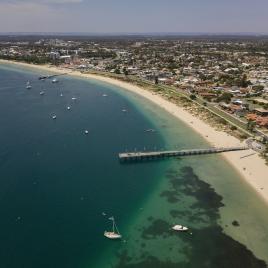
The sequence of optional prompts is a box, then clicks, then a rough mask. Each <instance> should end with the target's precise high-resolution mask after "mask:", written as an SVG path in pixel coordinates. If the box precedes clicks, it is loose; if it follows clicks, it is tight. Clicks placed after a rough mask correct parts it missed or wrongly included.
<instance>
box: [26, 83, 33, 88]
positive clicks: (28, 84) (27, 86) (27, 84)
mask: <svg viewBox="0 0 268 268" xmlns="http://www.w3.org/2000/svg"><path fill="white" fill-rule="evenodd" d="M26 88H27V89H31V88H32V86H31V84H30V81H28V82H27V83H26Z"/></svg>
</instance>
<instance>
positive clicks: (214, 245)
mask: <svg viewBox="0 0 268 268" xmlns="http://www.w3.org/2000/svg"><path fill="white" fill-rule="evenodd" d="M164 225H165V223H164V224H163V223H162V227H164ZM180 237H181V238H182V239H185V240H186V241H187V243H190V246H189V247H186V248H183V250H182V251H180V252H183V253H184V254H185V255H186V256H187V258H188V259H189V262H187V263H185V262H183V263H173V262H169V261H161V260H159V259H157V258H155V257H152V256H148V257H146V259H145V260H142V261H139V262H136V263H132V262H126V260H127V258H126V256H124V255H123V256H122V258H120V262H119V265H118V266H116V267H117V268H121V267H125V268H133V267H134V268H136V267H146V268H154V267H165V268H166V267H171V268H173V267H179V268H181V267H182V268H196V267H198V268H207V267H211V268H215V267H217V268H237V267H243V268H267V265H266V263H265V262H264V261H262V260H259V259H257V258H256V257H255V256H254V255H253V253H252V252H251V251H250V250H248V249H247V248H246V247H245V246H244V245H242V244H241V243H239V242H237V241H235V240H234V239H232V238H231V237H229V236H228V235H226V234H224V233H223V230H222V228H221V227H220V226H214V227H207V228H203V229H201V230H193V235H192V236H180ZM210 238H211V239H210ZM175 249H176V248H173V250H175ZM189 249H191V250H189Z"/></svg>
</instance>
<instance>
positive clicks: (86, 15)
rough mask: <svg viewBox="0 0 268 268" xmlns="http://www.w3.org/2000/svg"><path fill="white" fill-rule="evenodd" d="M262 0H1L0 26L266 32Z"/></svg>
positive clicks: (15, 29)
mask: <svg viewBox="0 0 268 268" xmlns="http://www.w3.org/2000/svg"><path fill="white" fill-rule="evenodd" d="M267 10H268V1H267V0H254V1H253V0H165V1H164V0H135V1H133V0H0V32H2V33H3V32H62V33H64V32H68V33H70V32H80V33H82V32H84V33H91V34H94V33H99V34H101V33H114V34H115V33H154V32H155V33H165V32H168V33H172V32H173V33H243V32H245V33H265V34H267V33H268V29H267V25H268V16H267Z"/></svg>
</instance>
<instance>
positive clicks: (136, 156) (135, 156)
mask: <svg viewBox="0 0 268 268" xmlns="http://www.w3.org/2000/svg"><path fill="white" fill-rule="evenodd" d="M248 149H249V148H248V147H222V148H208V149H191V150H179V151H151V152H126V153H119V155H118V156H119V160H120V161H121V162H130V161H143V160H156V159H163V158H170V157H180V156H190V155H205V154H216V153H223V152H231V151H241V150H248Z"/></svg>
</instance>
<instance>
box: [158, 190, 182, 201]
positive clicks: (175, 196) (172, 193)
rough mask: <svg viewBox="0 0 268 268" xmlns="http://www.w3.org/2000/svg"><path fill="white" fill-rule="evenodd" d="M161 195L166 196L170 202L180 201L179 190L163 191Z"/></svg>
mask: <svg viewBox="0 0 268 268" xmlns="http://www.w3.org/2000/svg"><path fill="white" fill-rule="evenodd" d="M160 196H161V197H166V198H167V201H168V202H169V203H177V202H178V201H180V199H179V198H178V193H177V191H163V192H162V193H161V194H160Z"/></svg>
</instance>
